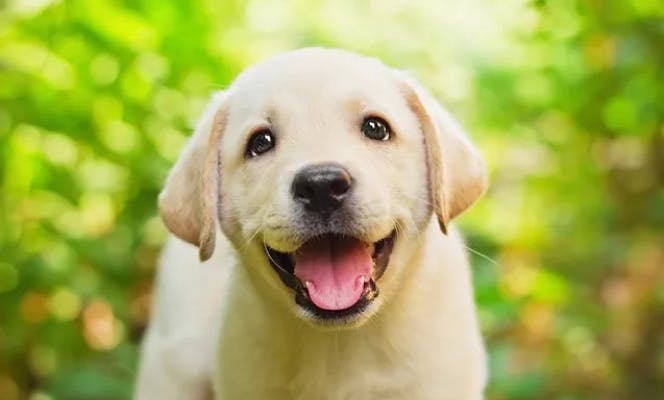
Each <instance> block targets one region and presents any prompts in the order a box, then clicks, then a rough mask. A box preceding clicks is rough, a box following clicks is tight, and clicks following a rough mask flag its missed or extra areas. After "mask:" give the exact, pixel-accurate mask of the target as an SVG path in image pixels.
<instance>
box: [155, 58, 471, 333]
mask: <svg viewBox="0 0 664 400" xmlns="http://www.w3.org/2000/svg"><path fill="white" fill-rule="evenodd" d="M416 90H417V89H416V88H414V87H413V85H412V84H408V83H407V82H406V81H405V80H404V79H403V78H402V77H401V76H400V75H399V74H398V73H396V72H395V71H394V70H391V69H389V68H387V67H385V66H384V65H382V64H380V63H379V62H377V61H375V60H372V59H368V58H364V57H359V56H356V55H352V54H349V53H345V52H340V51H333V50H321V49H310V50H301V51H296V52H291V53H286V54H285V55H281V56H278V57H275V58H273V59H271V60H268V61H266V62H264V63H262V64H259V65H257V66H255V67H253V68H251V69H249V70H247V71H246V72H245V73H243V74H242V75H241V76H240V77H238V79H237V80H236V81H235V82H234V83H233V85H232V86H231V87H230V88H229V90H228V91H227V92H226V93H224V94H223V95H220V96H219V97H218V99H217V100H216V101H215V102H213V107H211V110H209V112H208V114H209V115H208V116H207V118H208V120H209V123H207V124H206V122H205V121H203V123H202V126H203V127H202V128H201V127H199V130H202V131H206V130H207V131H210V132H211V134H208V135H207V137H206V138H205V140H203V142H204V146H200V145H199V149H200V151H199V154H198V155H197V156H193V157H192V156H190V157H188V158H189V159H190V160H191V161H189V162H194V163H196V162H198V163H199V164H200V167H199V169H198V170H196V169H194V170H193V172H189V173H186V174H185V175H188V176H189V179H190V182H189V183H186V182H185V183H184V184H185V185H192V184H193V185H196V184H197V182H196V180H197V179H200V180H201V181H200V182H199V185H200V187H199V188H198V189H197V190H195V193H193V194H192V195H193V196H195V197H203V199H202V202H201V203H200V204H201V205H200V207H199V209H198V211H197V214H198V215H197V216H196V215H192V216H190V221H189V226H188V228H187V229H188V232H186V233H185V234H182V232H183V231H184V230H187V229H183V228H182V226H183V222H182V221H181V220H180V221H176V223H175V224H174V223H173V222H172V219H173V216H172V215H171V214H172V213H169V211H168V210H166V211H165V209H166V208H168V207H164V204H165V203H168V201H167V200H168V197H169V195H168V189H169V187H168V185H170V181H172V180H174V179H177V178H173V177H171V178H170V179H169V183H168V184H167V187H166V189H165V190H164V194H162V203H161V205H162V214H163V215H164V219H165V221H166V222H167V225H169V227H170V228H171V229H172V230H173V231H174V232H175V233H176V234H178V230H180V234H179V236H181V237H183V238H185V239H187V240H189V241H190V242H193V243H195V244H198V245H199V246H201V249H202V253H201V254H202V255H203V256H204V255H205V254H204V253H205V247H206V246H208V247H209V243H210V239H209V237H210V236H212V235H213V233H214V232H213V230H212V232H210V229H211V228H210V226H209V222H206V221H207V220H208V219H210V218H211V219H213V220H214V218H215V217H216V218H217V219H218V220H219V222H220V224H221V227H222V229H223V231H224V232H225V234H226V235H227V236H228V237H229V239H230V240H231V241H232V242H233V244H234V246H235V248H236V249H237V251H238V253H239V255H240V257H241V259H242V261H243V262H242V263H243V267H244V268H248V269H249V271H248V272H249V276H251V277H252V278H253V279H257V280H260V283H263V284H262V285H261V284H259V285H257V286H256V287H257V288H259V287H260V288H263V290H266V291H269V292H270V293H266V295H268V296H270V299H271V300H273V301H278V302H282V303H285V304H286V305H287V306H288V307H290V308H292V310H293V311H294V312H295V313H296V314H297V315H298V316H300V317H302V318H304V319H306V320H309V321H312V322H315V323H320V324H327V325H331V324H332V325H333V324H337V325H338V324H350V325H356V324H360V323H362V322H363V321H365V320H366V319H368V318H369V317H370V316H371V315H372V314H374V313H376V312H377V311H378V310H379V309H380V307H381V305H382V304H383V303H384V302H385V301H386V300H387V299H389V297H390V295H391V294H392V293H394V292H395V291H397V290H399V282H400V281H402V280H403V275H404V274H407V273H408V268H409V263H408V260H409V259H410V258H411V257H412V255H413V252H414V251H417V246H416V245H414V243H417V242H418V240H417V239H418V236H419V234H420V232H421V231H422V230H423V229H424V228H425V226H426V225H427V224H428V222H429V220H430V217H431V214H432V210H435V211H436V212H437V214H438V216H439V219H440V221H441V224H443V225H442V226H444V223H445V222H446V220H447V219H449V218H450V217H451V215H450V214H454V213H458V212H459V211H456V212H455V210H453V209H452V208H454V204H452V203H450V201H449V200H450V199H447V200H445V199H442V197H443V196H444V195H443V194H442V192H443V191H444V190H445V188H444V187H435V186H436V185H432V184H431V181H432V180H437V181H440V180H441V179H442V176H443V168H442V164H441V162H442V161H441V159H442V158H443V156H442V154H438V152H436V154H433V153H432V151H430V150H428V149H430V148H432V147H436V148H438V147H440V143H439V142H441V141H444V136H443V135H442V134H441V133H439V132H438V130H439V129H438V128H437V126H436V122H435V121H434V118H432V117H431V116H430V115H429V113H428V111H427V106H426V105H425V103H426V100H422V99H421V97H422V95H420V96H418V94H417V93H416ZM204 119H205V118H204ZM197 134H198V132H197ZM201 136H205V135H204V134H201ZM461 139H462V141H463V139H464V137H463V136H461ZM192 141H196V135H195V137H194V139H192ZM198 141H200V139H199V140H198ZM431 142H434V143H431ZM462 144H467V143H462ZM193 147H194V145H190V149H189V153H194V152H195V151H196V149H192V148H193ZM203 147H205V149H203ZM469 148H470V147H469ZM186 155H187V151H185V155H184V156H183V157H186ZM457 156H458V155H457ZM196 159H198V161H197V160H196ZM203 160H205V161H203ZM433 163H436V164H437V165H436V167H434V166H432V165H431V164H433ZM175 170H177V166H176V168H175V169H174V173H175ZM197 171H198V172H197ZM172 175H173V173H172ZM180 175H182V174H180ZM473 180H475V181H477V177H473ZM480 180H481V179H480ZM451 182H452V179H450V183H451ZM478 182H479V181H478ZM474 185H475V186H477V185H476V184H474ZM479 185H480V186H482V185H483V182H480V184H479ZM481 189H482V188H481V187H478V190H477V194H472V195H473V196H474V197H476V196H477V195H478V194H479V192H481ZM181 190H184V189H182V188H181ZM437 192H441V193H437ZM437 197H440V198H441V199H436V198H437ZM472 200H474V198H473V199H471V200H463V201H461V202H465V203H468V204H469V202H472ZM192 201H196V199H193V200H192ZM459 201H460V200H458V199H457V202H459ZM178 202H179V203H182V199H179V200H178ZM444 202H446V203H444ZM466 206H467V205H464V206H463V208H465V207H466ZM170 208H171V209H173V207H170ZM180 208H182V205H180ZM208 214H211V216H208ZM169 217H170V219H171V223H170V224H169ZM180 217H181V216H180ZM180 219H181V218H180ZM191 220H194V222H193V223H192V221H191ZM206 223H207V224H208V226H207V228H206ZM197 224H198V226H196V225H197ZM173 225H178V227H177V229H174V228H173ZM206 229H207V230H208V232H207V233H206V232H205V231H206ZM212 229H213V228H212ZM212 237H213V236H212ZM212 243H213V242H212ZM265 284H266V285H265Z"/></svg>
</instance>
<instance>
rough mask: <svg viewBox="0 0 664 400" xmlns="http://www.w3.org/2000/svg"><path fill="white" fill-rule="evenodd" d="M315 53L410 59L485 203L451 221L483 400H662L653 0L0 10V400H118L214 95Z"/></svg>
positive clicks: (658, 64) (662, 114)
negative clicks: (268, 65) (259, 67)
mask: <svg viewBox="0 0 664 400" xmlns="http://www.w3.org/2000/svg"><path fill="white" fill-rule="evenodd" d="M308 45H324V46H334V47H343V48H347V49H351V50H356V51H359V52H362V53H365V54H369V55H374V56H377V57H379V58H381V59H383V60H384V61H385V62H387V63H389V64H392V65H394V66H397V67H400V68H404V69H409V70H411V71H412V72H413V73H414V74H415V75H416V76H419V78H420V80H421V81H423V82H424V84H425V85H426V86H428V87H430V88H431V89H432V90H433V91H434V92H435V93H436V94H437V96H438V97H439V98H440V99H441V100H442V101H443V102H444V103H446V104H447V105H448V106H449V108H450V109H452V111H453V112H454V113H455V114H456V115H458V116H459V118H460V119H461V120H462V121H464V123H465V125H466V126H467V127H468V130H469V131H470V132H471V134H472V136H473V137H474V138H475V140H476V142H477V143H478V144H479V145H480V147H481V148H482V150H483V152H484V153H485V155H486V157H487V159H488V161H489V164H490V167H491V182H492V184H491V189H490V190H489V192H488V194H487V195H486V197H485V198H484V199H483V200H482V201H481V202H480V203H479V204H478V205H477V206H476V207H474V208H473V209H472V210H471V211H470V212H469V213H467V214H466V215H464V216H463V217H461V218H460V223H461V225H462V227H463V228H464V230H465V231H466V232H467V236H468V245H469V246H470V247H471V248H472V249H473V254H472V261H473V264H474V271H475V286H476V293H477V301H478V305H479V310H480V317H481V320H482V326H483V330H484V332H485V335H486V338H487V341H488V346H489V348H490V351H491V354H490V364H491V382H490V385H489V388H488V398H489V399H568V400H572V399H578V400H581V399H657V398H660V399H661V398H664V268H663V267H664V189H663V185H662V183H663V182H664V106H663V104H664V89H663V88H664V3H663V2H661V1H658V0H634V1H617V0H587V1H584V0H560V1H547V0H536V1H524V0H503V1H500V2H498V1H481V0H467V1H463V0H452V1H434V0H429V1H404V0H383V1H378V0H374V1H366V2H360V1H350V0H337V1H334V0H329V1H324V0H314V1H305V0H294V1H269V0H252V1H240V0H231V1H221V0H218V1H211V0H208V1H177V0H136V1H127V0H125V1H112V0H88V1H75V0H72V1H67V0H63V1H52V0H39V1H26V0H14V1H9V2H7V1H0V193H1V196H0V399H2V400H9V399H23V398H30V399H33V400H44V399H125V398H129V397H130V394H131V389H132V383H133V377H134V373H135V370H136V359H137V342H138V340H139V339H140V336H141V332H142V330H143V329H144V326H145V323H146V318H147V315H148V312H149V299H150V291H151V278H152V276H153V274H154V266H155V262H156V257H157V255H158V252H159V248H160V245H161V244H162V243H163V240H164V239H165V237H166V232H165V229H164V228H163V226H162V224H161V222H160V220H159V218H158V217H157V215H156V210H155V199H156V196H157V193H158V191H159V189H160V186H161V183H162V181H163V179H164V177H165V174H166V172H167V170H168V168H169V166H170V165H172V163H173V161H174V160H175V158H176V157H177V154H178V151H179V150H180V148H181V147H182V145H183V144H184V143H185V141H186V138H187V136H188V135H189V134H190V131H191V130H190V127H191V126H192V124H193V122H194V121H195V119H196V117H197V115H198V113H199V112H200V111H201V109H202V107H203V105H204V104H205V102H206V100H207V99H208V97H209V95H210V93H211V92H212V91H214V90H215V89H218V88H221V87H224V86H225V85H228V83H229V82H230V81H231V80H232V78H233V77H234V76H235V75H236V74H237V73H238V72H239V71H240V70H241V69H242V68H244V67H245V66H247V65H248V64H250V63H251V62H254V61H256V60H258V59H260V58H263V57H265V56H267V55H269V54H272V53H274V52H277V51H281V50H286V49H291V48H296V47H301V46H308Z"/></svg>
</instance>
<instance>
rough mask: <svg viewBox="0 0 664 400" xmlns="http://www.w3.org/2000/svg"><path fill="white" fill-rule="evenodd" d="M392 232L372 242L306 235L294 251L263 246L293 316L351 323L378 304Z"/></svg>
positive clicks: (393, 237) (342, 324) (330, 324)
mask: <svg viewBox="0 0 664 400" xmlns="http://www.w3.org/2000/svg"><path fill="white" fill-rule="evenodd" d="M396 236H397V235H396V230H392V231H391V232H390V233H389V234H387V235H385V236H384V237H382V238H381V239H379V240H377V241H375V242H366V241H363V240H362V239H359V238H356V237H353V236H350V235H346V234H338V233H325V234H322V235H317V236H314V237H310V238H309V239H307V240H305V241H304V242H303V243H302V244H301V245H299V246H298V247H297V248H295V249H294V250H293V251H290V252H284V251H279V250H277V249H275V248H273V247H272V246H270V244H268V243H264V244H263V249H264V255H265V257H266V259H267V261H268V263H269V265H270V266H271V267H272V269H273V271H274V273H276V275H277V276H278V278H279V280H280V281H281V282H280V283H281V284H282V285H283V287H284V288H286V289H287V293H288V294H289V296H290V298H291V301H292V303H291V304H292V305H293V308H294V309H295V314H296V315H297V316H298V317H299V318H301V319H303V320H305V321H308V322H310V323H312V324H314V325H317V326H321V327H354V326H358V325H361V324H363V323H364V322H366V321H367V320H368V319H369V318H370V317H371V316H372V315H373V314H375V312H376V311H377V310H378V308H379V307H380V304H381V303H382V299H381V298H380V278H381V277H382V276H383V274H384V272H385V270H386V268H387V267H388V265H389V261H390V256H391V254H392V250H393V248H394V244H395V241H396V240H397V237H396Z"/></svg>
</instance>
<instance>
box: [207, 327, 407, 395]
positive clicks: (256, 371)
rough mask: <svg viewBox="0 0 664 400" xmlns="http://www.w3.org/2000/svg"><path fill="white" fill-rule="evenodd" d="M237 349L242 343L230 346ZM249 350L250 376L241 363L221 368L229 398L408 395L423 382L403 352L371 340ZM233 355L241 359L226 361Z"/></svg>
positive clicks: (333, 340) (295, 343) (330, 340)
mask: <svg viewBox="0 0 664 400" xmlns="http://www.w3.org/2000/svg"><path fill="white" fill-rule="evenodd" d="M254 345H255V343H254ZM237 350H239V347H237V346H235V347H234V349H232V350H231V349H227V351H230V352H236V351H237ZM247 350H248V351H247V352H245V354H244V357H242V359H243V360H244V362H245V363H249V364H251V365H248V364H247V365H245V366H244V368H246V369H244V368H242V370H244V371H245V373H246V371H251V373H250V374H251V378H250V379H247V378H248V377H247V376H239V375H238V372H239V371H240V369H239V368H237V364H236V366H235V368H233V366H232V365H226V367H223V366H222V368H221V372H222V376H220V378H221V382H219V383H220V385H219V386H218V387H221V388H222V392H225V393H226V397H222V398H224V399H226V398H229V399H230V398H240V397H241V398H252V399H274V400H280V399H284V400H285V399H289V400H299V399H302V400H304V399H320V400H327V399H329V400H341V399H344V400H345V399H348V400H354V399H358V400H359V399H373V398H380V399H404V398H408V397H404V395H405V394H406V393H410V395H411V396H412V395H413V393H416V392H417V388H418V386H419V385H418V384H417V383H418V382H417V380H418V379H417V377H416V375H417V374H416V373H415V371H412V370H410V368H409V367H408V365H409V364H410V363H409V362H408V361H407V358H408V357H405V358H403V357H404V356H405V355H401V356H402V359H401V360H397V359H396V358H398V357H399V356H398V355H397V354H391V355H390V354H386V353H385V351H384V349H379V348H378V347H377V346H376V347H374V346H371V345H367V343H366V342H357V341H350V342H348V341H344V340H340V339H339V338H335V337H334V336H330V337H329V338H328V340H320V341H316V342H315V343H311V342H308V343H307V342H298V341H293V342H292V343H291V344H290V346H287V347H286V346H283V347H280V348H279V347H278V346H276V347H271V348H268V349H266V348H262V346H254V347H253V348H250V349H247ZM233 359H235V360H238V358H236V357H235V356H232V355H231V354H226V357H221V360H220V361H221V363H222V364H226V363H227V362H229V361H230V362H232V361H231V360H233ZM227 389H229V390H227ZM238 396H240V397H238Z"/></svg>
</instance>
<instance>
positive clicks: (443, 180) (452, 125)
mask: <svg viewBox="0 0 664 400" xmlns="http://www.w3.org/2000/svg"><path fill="white" fill-rule="evenodd" d="M404 79H405V78H404ZM403 85H404V88H403V90H404V92H405V94H406V99H407V101H408V105H409V106H410V108H411V109H412V110H413V112H414V113H415V114H416V115H417V118H418V119H419V121H420V125H421V128H422V133H423V135H424V145H425V149H426V151H425V152H426V162H427V169H428V174H429V175H428V180H429V196H430V199H431V204H432V206H433V209H434V211H435V213H436V216H437V217H438V223H439V225H440V229H441V230H442V231H443V233H447V225H448V223H449V221H450V220H451V219H452V218H454V217H456V216H457V215H459V214H460V213H462V212H463V211H464V210H465V209H467V208H468V207H470V206H471V205H472V204H473V203H474V202H475V200H477V198H478V197H480V195H481V194H482V193H483V192H484V190H485V189H486V186H487V177H486V165H485V164H484V160H483V159H482V156H481V154H480V153H479V151H478V150H477V149H476V148H475V146H474V145H473V144H472V143H471V142H470V140H469V139H468V136H467V135H466V133H465V132H464V130H463V128H462V127H461V125H459V123H458V122H457V121H456V120H455V119H454V118H453V117H452V116H451V115H450V114H449V113H448V112H447V111H446V110H445V109H443V107H442V106H441V105H440V104H439V103H438V102H437V101H436V100H435V99H434V98H433V97H432V96H431V95H430V94H429V93H428V92H427V91H426V90H425V89H424V88H422V87H421V86H419V85H418V84H417V83H416V82H413V81H412V80H410V79H406V80H405V83H404V84H403Z"/></svg>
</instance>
